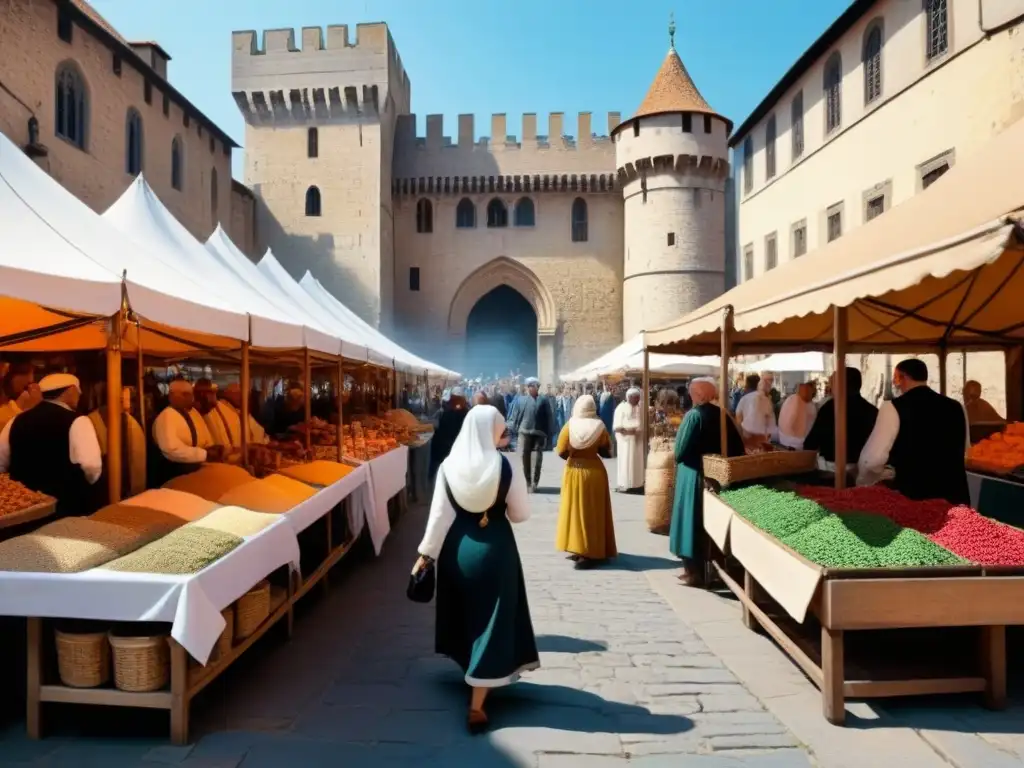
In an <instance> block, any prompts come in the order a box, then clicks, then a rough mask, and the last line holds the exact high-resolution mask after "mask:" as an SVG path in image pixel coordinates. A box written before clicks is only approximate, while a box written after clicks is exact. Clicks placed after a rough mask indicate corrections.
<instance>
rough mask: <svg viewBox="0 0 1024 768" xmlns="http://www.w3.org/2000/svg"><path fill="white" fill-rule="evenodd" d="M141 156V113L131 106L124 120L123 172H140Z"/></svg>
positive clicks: (134, 173)
mask: <svg viewBox="0 0 1024 768" xmlns="http://www.w3.org/2000/svg"><path fill="white" fill-rule="evenodd" d="M142 157H143V155H142V115H140V114H139V113H138V111H137V110H136V109H135V108H134V107H132V108H131V109H129V110H128V116H127V119H126V122H125V145H124V169H125V172H126V173H129V174H131V175H132V176H138V175H139V174H140V173H142Z"/></svg>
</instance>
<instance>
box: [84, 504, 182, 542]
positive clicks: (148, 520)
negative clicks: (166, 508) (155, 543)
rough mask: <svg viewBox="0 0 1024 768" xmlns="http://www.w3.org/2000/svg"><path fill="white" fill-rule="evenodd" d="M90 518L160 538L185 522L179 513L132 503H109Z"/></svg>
mask: <svg viewBox="0 0 1024 768" xmlns="http://www.w3.org/2000/svg"><path fill="white" fill-rule="evenodd" d="M89 519H90V520H96V521H99V522H101V523H111V524H113V525H120V526H122V527H123V528H129V529H131V530H133V531H137V532H139V533H142V534H143V535H150V534H152V538H154V539H158V538H160V537H161V536H166V535H167V534H168V533H170V532H171V531H173V530H174V529H175V528H180V527H181V526H183V525H184V524H185V521H184V520H182V519H181V518H180V517H178V516H177V515H172V514H170V513H168V512H163V511H161V510H159V509H150V508H149V507H139V506H135V505H132V504H109V505H107V506H105V507H103V508H102V509H101V510H99V511H98V512H95V513H93V514H92V515H90V516H89Z"/></svg>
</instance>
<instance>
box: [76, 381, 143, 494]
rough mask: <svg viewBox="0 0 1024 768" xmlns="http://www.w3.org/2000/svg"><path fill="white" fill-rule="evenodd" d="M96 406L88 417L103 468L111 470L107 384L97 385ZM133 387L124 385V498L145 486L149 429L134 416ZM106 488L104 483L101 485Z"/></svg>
mask: <svg viewBox="0 0 1024 768" xmlns="http://www.w3.org/2000/svg"><path fill="white" fill-rule="evenodd" d="M94 392H95V395H96V397H95V401H96V403H97V406H96V408H94V409H93V410H92V411H90V412H89V421H91V422H92V426H93V428H94V429H95V430H96V438H97V440H98V441H99V444H100V453H102V454H103V470H104V472H107V471H108V469H107V468H108V466H109V461H108V457H107V385H106V383H105V382H101V383H99V384H97V385H96V387H95V390H94ZM131 408H132V390H131V388H129V387H123V388H122V389H121V467H122V472H121V498H122V499H127V498H129V497H131V496H137V495H138V494H140V493H142V492H143V491H144V490H146V431H145V430H144V429H143V428H142V427H141V426H140V425H139V422H138V421H137V420H136V419H135V417H134V416H132V413H131ZM102 487H103V488H104V490H105V486H102Z"/></svg>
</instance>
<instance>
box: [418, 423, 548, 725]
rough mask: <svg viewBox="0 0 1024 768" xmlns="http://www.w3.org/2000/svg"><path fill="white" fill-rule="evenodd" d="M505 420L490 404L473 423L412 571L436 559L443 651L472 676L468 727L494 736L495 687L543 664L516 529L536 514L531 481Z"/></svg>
mask: <svg viewBox="0 0 1024 768" xmlns="http://www.w3.org/2000/svg"><path fill="white" fill-rule="evenodd" d="M504 432H505V420H504V419H503V418H502V417H501V414H500V413H498V410H497V409H496V408H495V407H494V406H491V405H478V406H476V407H474V408H472V409H471V410H470V411H469V412H468V413H467V415H466V419H465V421H464V422H463V424H462V430H461V431H460V432H459V436H458V437H457V438H456V439H455V444H454V445H453V446H452V450H451V453H450V454H449V455H448V458H447V459H445V461H444V463H442V464H441V467H440V469H439V470H438V473H437V483H436V485H435V486H434V500H433V503H432V504H431V507H430V518H429V519H428V521H427V530H426V533H425V534H424V537H423V541H422V542H421V543H420V547H419V554H420V557H419V560H417V561H416V566H415V567H414V569H413V573H417V572H418V571H419V569H421V568H424V567H426V566H428V565H429V564H431V563H433V562H434V561H435V560H436V564H437V565H436V567H437V626H436V630H435V648H436V650H437V652H438V653H441V654H444V655H445V656H448V657H450V658H451V659H452V660H453V661H455V663H457V664H458V665H459V666H460V667H461V668H462V671H463V672H464V673H465V676H466V683H467V685H469V686H470V689H471V696H470V704H469V714H468V721H467V724H468V727H469V730H470V731H471V732H473V733H479V732H480V731H483V730H485V729H486V728H487V724H488V723H487V715H486V714H485V713H484V701H485V699H486V698H487V694H488V692H489V691H490V690H491V689H492V688H499V687H501V686H505V685H510V684H511V683H514V682H515V681H516V680H518V679H519V675H520V673H522V672H524V671H527V670H531V669H537V667H539V666H540V657H539V656H538V654H537V642H536V639H535V638H534V634H533V622H532V621H531V619H530V607H529V605H528V603H527V600H526V584H525V581H524V579H523V567H522V563H521V562H520V560H519V550H518V548H517V547H516V539H515V535H514V534H513V532H512V523H521V522H523V521H524V520H526V519H528V518H529V516H530V507H529V497H528V496H527V492H526V479H525V478H524V477H523V475H522V474H520V473H519V472H517V471H516V470H515V468H514V467H513V466H512V464H511V463H510V462H509V460H508V459H507V458H505V457H504V456H503V455H502V454H501V453H499V452H498V445H499V443H500V442H501V439H502V435H503V434H504Z"/></svg>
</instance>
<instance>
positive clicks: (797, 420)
mask: <svg viewBox="0 0 1024 768" xmlns="http://www.w3.org/2000/svg"><path fill="white" fill-rule="evenodd" d="M814 390H815V387H814V385H813V384H810V383H806V382H805V383H803V384H801V385H800V386H799V387H797V390H796V393H795V394H792V395H790V396H789V397H787V398H786V402H784V403H783V404H782V410H781V411H779V442H780V443H781V444H782V445H784V446H786V447H787V448H794V449H796V450H798V451H799V450H801V449H802V448H803V447H804V438H806V437H807V434H808V433H809V432H810V431H811V427H812V426H814V419H815V418H816V417H817V415H818V409H817V408H815V407H814V402H813V401H814Z"/></svg>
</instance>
